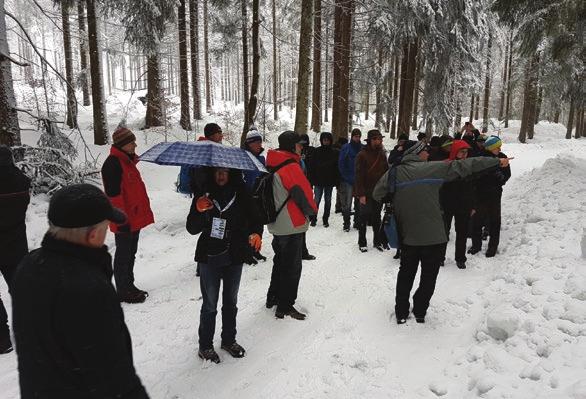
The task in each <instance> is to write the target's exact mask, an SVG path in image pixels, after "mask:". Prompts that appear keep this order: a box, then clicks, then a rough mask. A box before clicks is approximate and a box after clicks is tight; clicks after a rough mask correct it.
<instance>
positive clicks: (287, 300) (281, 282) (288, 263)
mask: <svg viewBox="0 0 586 399" xmlns="http://www.w3.org/2000/svg"><path fill="white" fill-rule="evenodd" d="M304 235H305V234H291V235H286V236H274V237H273V251H274V252H275V257H274V258H273V271H272V273H271V284H270V286H269V291H268V293H267V298H268V299H269V300H271V301H274V300H275V299H276V302H277V310H280V311H288V310H289V309H291V307H293V305H294V304H295V300H296V299H297V291H298V289H299V280H300V279H301V252H302V247H303V241H304Z"/></svg>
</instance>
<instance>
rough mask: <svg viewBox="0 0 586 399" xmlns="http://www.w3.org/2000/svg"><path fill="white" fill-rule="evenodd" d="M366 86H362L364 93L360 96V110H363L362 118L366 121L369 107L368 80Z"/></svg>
mask: <svg viewBox="0 0 586 399" xmlns="http://www.w3.org/2000/svg"><path fill="white" fill-rule="evenodd" d="M365 85H366V87H365V88H364V94H363V96H362V112H364V120H365V121H367V120H368V117H369V116H370V115H369V114H368V111H369V108H370V85H369V84H368V82H367V83H366V84H365Z"/></svg>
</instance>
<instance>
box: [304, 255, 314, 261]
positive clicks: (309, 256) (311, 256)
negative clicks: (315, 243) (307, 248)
mask: <svg viewBox="0 0 586 399" xmlns="http://www.w3.org/2000/svg"><path fill="white" fill-rule="evenodd" d="M301 259H302V260H315V256H313V255H312V254H305V255H302V256H301Z"/></svg>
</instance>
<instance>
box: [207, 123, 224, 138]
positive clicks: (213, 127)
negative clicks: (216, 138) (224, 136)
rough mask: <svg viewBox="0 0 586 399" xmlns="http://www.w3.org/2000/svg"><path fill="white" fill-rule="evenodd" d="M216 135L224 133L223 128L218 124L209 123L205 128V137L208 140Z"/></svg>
mask: <svg viewBox="0 0 586 399" xmlns="http://www.w3.org/2000/svg"><path fill="white" fill-rule="evenodd" d="M216 133H222V128H221V127H220V125H218V124H217V123H208V124H207V125H205V126H204V128H203V135H204V136H205V137H206V138H209V137H211V136H213V135H214V134H216Z"/></svg>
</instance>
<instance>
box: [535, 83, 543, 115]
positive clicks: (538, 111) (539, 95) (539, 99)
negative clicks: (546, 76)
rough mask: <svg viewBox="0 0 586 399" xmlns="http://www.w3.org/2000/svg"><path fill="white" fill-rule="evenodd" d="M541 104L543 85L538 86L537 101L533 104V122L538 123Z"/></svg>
mask: <svg viewBox="0 0 586 399" xmlns="http://www.w3.org/2000/svg"><path fill="white" fill-rule="evenodd" d="M542 104H543V87H542V86H539V94H538V95H537V103H536V106H535V124H536V125H537V124H538V123H539V119H540V117H541V105H542Z"/></svg>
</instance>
